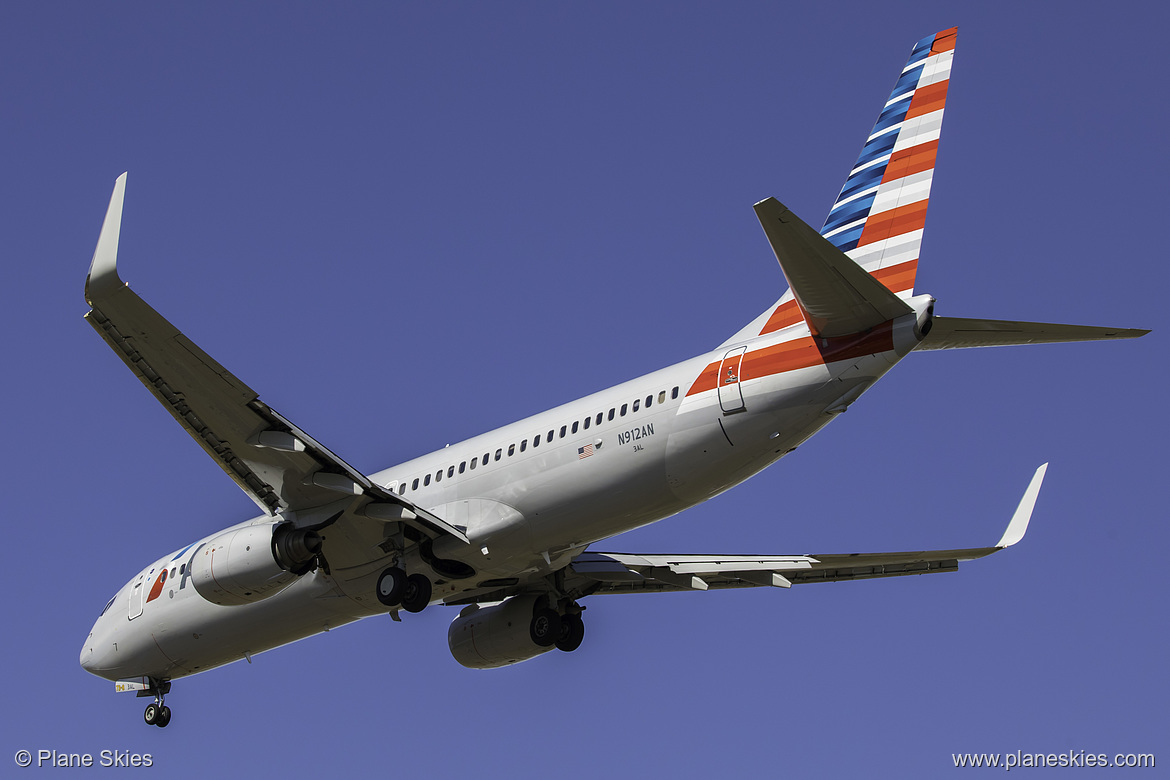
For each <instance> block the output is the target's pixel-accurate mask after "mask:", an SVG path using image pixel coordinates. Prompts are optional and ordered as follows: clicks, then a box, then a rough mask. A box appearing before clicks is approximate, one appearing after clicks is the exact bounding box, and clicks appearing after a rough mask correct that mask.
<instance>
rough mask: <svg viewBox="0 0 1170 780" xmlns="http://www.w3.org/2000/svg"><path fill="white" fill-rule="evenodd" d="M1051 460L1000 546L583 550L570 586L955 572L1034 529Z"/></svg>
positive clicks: (718, 584) (619, 589)
mask: <svg viewBox="0 0 1170 780" xmlns="http://www.w3.org/2000/svg"><path fill="white" fill-rule="evenodd" d="M1047 469H1048V464H1047V463H1045V464H1044V465H1042V466H1040V468H1038V469H1036V473H1035V474H1034V475H1033V476H1032V481H1031V482H1030V483H1029V484H1028V488H1027V490H1025V491H1024V496H1023V498H1022V499H1020V503H1019V505H1018V506H1017V507H1016V511H1015V514H1013V515H1012V519H1011V522H1009V523H1008V527H1007V530H1006V531H1004V534H1003V536H1002V537H1001V538H1000V540H999V542H997V543H996V544H995V546H994V547H972V548H968V549H962V550H926V551H922V552H893V553H849V554H844V555H842V554H834V555H777V556H768V555H723V556H718V555H630V554H627V553H603V552H585V553H582V554H581V555H578V556H577V557H576V558H574V559H573V563H572V564H571V566H570V569H571V571H572V573H573V576H572V577H571V578H569V577H567V578H566V584H569V583H570V582H571V584H572V585H573V586H574V587H576V588H578V589H582V590H586V591H588V593H589V594H594V593H598V594H600V593H645V592H661V591H684V590H717V589H722V588H750V587H756V586H773V587H780V588H789V587H791V586H792V585H794V584H800V583H805V582H837V581H841V580H863V579H872V578H876V577H899V576H904V575H908V574H931V573H934V572H943V571H955V570H957V569H958V568H959V563H960V562H962V561H971V560H975V559H976V558H982V557H984V556H987V555H991V554H992V553H994V552H998V551H999V550H1002V549H1004V548H1007V547H1011V546H1012V545H1013V544H1015V543H1016V542H1018V541H1020V539H1023V538H1024V533H1025V532H1026V531H1027V529H1028V521H1029V520H1030V519H1031V517H1032V510H1033V508H1034V507H1035V506H1036V497H1037V496H1038V495H1039V493H1040V485H1041V483H1042V482H1043V481H1044V474H1045V472H1046V471H1047Z"/></svg>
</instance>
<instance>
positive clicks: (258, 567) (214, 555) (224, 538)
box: [191, 523, 321, 606]
mask: <svg viewBox="0 0 1170 780" xmlns="http://www.w3.org/2000/svg"><path fill="white" fill-rule="evenodd" d="M320 549H321V537H320V535H318V534H317V532H316V531H312V530H307V529H303V528H302V529H295V528H293V527H292V526H291V525H289V524H288V523H277V524H265V525H250V526H248V527H246V528H239V529H236V530H234V531H228V532H227V533H224V534H220V535H219V536H217V537H215V538H214V539H212V540H211V541H210V542H208V543H207V544H206V545H204V546H203V549H202V550H199V552H198V553H196V555H195V558H194V560H192V561H191V581H192V583H193V584H194V585H195V590H196V591H197V592H198V593H199V595H200V596H202V597H203V598H205V599H207V600H208V601H210V602H211V603H213V604H220V605H222V606H239V605H241V604H251V603H253V602H256V601H260V600H261V599H266V598H268V597H269V596H273V595H275V594H277V593H279V592H280V591H282V590H284V589H285V588H286V587H288V586H289V585H291V584H292V583H293V581H294V580H296V578H297V577H298V576H300V575H301V574H304V573H305V572H307V571H309V570H310V569H311V568H312V563H313V561H314V559H315V558H316V555H317V552H318V551H319V550H320Z"/></svg>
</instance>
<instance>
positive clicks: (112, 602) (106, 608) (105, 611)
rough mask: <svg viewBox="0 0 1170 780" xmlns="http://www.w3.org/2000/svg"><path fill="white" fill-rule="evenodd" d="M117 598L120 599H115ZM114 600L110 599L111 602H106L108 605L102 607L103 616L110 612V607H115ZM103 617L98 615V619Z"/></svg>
mask: <svg viewBox="0 0 1170 780" xmlns="http://www.w3.org/2000/svg"><path fill="white" fill-rule="evenodd" d="M116 598H118V597H117V596H114V599H116ZM114 599H110V600H109V601H107V602H106V605H105V606H104V607H102V615H104V614H106V613H107V612H109V611H110V607H112V606H114ZM102 615H98V617H101V616H102Z"/></svg>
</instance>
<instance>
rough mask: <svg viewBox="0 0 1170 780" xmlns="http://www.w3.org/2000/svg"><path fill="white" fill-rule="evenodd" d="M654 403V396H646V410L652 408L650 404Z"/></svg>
mask: <svg viewBox="0 0 1170 780" xmlns="http://www.w3.org/2000/svg"><path fill="white" fill-rule="evenodd" d="M652 403H654V396H653V395H648V396H646V408H647V409H649V408H650V404H652Z"/></svg>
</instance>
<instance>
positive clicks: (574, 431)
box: [573, 420, 581, 433]
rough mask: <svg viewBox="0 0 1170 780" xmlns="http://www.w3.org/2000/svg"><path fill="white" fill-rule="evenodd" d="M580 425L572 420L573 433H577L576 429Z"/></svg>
mask: <svg viewBox="0 0 1170 780" xmlns="http://www.w3.org/2000/svg"><path fill="white" fill-rule="evenodd" d="M580 425H581V423H579V422H577V421H576V420H573V433H576V432H577V428H579V427H580Z"/></svg>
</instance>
